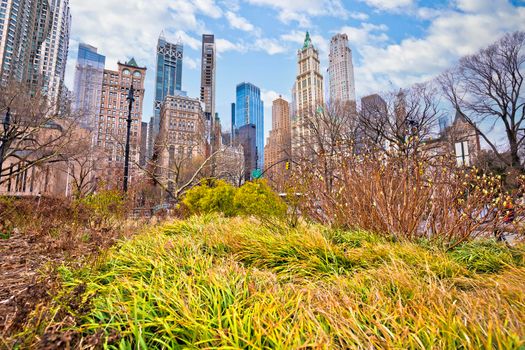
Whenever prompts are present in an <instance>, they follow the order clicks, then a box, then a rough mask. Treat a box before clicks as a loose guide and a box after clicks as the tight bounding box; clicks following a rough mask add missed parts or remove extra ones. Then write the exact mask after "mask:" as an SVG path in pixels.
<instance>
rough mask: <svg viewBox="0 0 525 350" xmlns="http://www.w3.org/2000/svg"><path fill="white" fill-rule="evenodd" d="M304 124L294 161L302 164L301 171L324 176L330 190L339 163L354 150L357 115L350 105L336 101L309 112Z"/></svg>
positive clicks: (304, 117)
mask: <svg viewBox="0 0 525 350" xmlns="http://www.w3.org/2000/svg"><path fill="white" fill-rule="evenodd" d="M301 123H302V124H301V127H302V128H303V130H302V131H301V132H299V133H297V132H296V133H295V135H294V138H295V140H294V141H293V143H295V144H296V146H295V149H294V151H293V162H294V163H297V164H299V169H302V170H299V171H301V172H305V171H307V172H313V173H314V174H315V175H316V176H319V177H322V178H323V179H324V184H325V190H326V191H327V192H330V191H331V190H332V185H333V181H334V178H335V176H336V173H335V172H334V169H336V168H337V166H336V165H337V163H339V162H340V160H341V157H344V156H345V155H348V153H349V152H352V142H353V140H354V138H355V128H356V125H357V116H356V115H355V113H353V109H352V108H350V107H349V106H348V105H345V104H340V103H332V104H328V105H325V106H323V107H320V108H317V109H316V110H311V111H309V112H308V113H306V114H305V115H304V116H302V120H301ZM297 145H300V147H297Z"/></svg>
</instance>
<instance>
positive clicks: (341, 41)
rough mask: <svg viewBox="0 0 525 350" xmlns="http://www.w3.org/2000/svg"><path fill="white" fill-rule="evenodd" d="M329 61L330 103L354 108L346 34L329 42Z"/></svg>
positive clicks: (351, 66)
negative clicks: (348, 105)
mask: <svg viewBox="0 0 525 350" xmlns="http://www.w3.org/2000/svg"><path fill="white" fill-rule="evenodd" d="M329 60H330V62H329V66H328V76H329V79H330V102H331V103H342V104H347V103H352V104H353V105H354V106H355V81H354V65H353V63H352V50H351V49H350V47H349V46H348V36H347V35H346V34H337V35H335V36H334V37H333V38H332V40H331V41H330V55H329Z"/></svg>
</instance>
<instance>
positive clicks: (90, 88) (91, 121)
mask: <svg viewBox="0 0 525 350" xmlns="http://www.w3.org/2000/svg"><path fill="white" fill-rule="evenodd" d="M105 64H106V57H105V56H103V55H101V54H99V53H98V52H97V49H96V48H95V47H93V46H90V45H87V44H79V45H78V57H77V65H76V67H75V85H74V88H73V109H74V110H75V111H78V112H79V113H81V118H82V119H81V124H82V125H83V126H84V127H85V128H88V129H94V128H95V126H96V122H97V119H98V116H99V114H100V101H101V97H102V80H103V77H104V66H105Z"/></svg>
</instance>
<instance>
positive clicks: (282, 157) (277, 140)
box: [264, 96, 292, 189]
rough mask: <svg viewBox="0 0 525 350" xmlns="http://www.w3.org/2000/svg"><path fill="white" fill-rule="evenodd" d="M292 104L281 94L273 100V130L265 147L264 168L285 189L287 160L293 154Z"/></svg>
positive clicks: (276, 184)
mask: <svg viewBox="0 0 525 350" xmlns="http://www.w3.org/2000/svg"><path fill="white" fill-rule="evenodd" d="M291 130H292V128H291V122H290V104H289V103H288V102H287V101H286V100H284V99H283V98H282V97H281V96H279V98H278V99H276V100H275V101H273V105H272V130H271V131H270V136H269V137H268V140H267V142H266V146H265V147H264V168H265V169H266V171H267V173H266V174H267V175H266V176H267V177H268V178H269V179H271V180H272V182H273V184H274V185H275V186H276V187H277V188H279V189H283V186H284V180H285V177H286V170H287V169H286V161H287V160H289V159H290V158H291V155H292V134H291Z"/></svg>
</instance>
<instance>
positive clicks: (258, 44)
mask: <svg viewBox="0 0 525 350" xmlns="http://www.w3.org/2000/svg"><path fill="white" fill-rule="evenodd" d="M253 49H254V50H256V51H264V52H266V53H267V54H269V55H275V54H279V53H284V52H286V51H287V50H288V49H287V48H286V47H285V46H283V45H281V44H280V43H279V42H278V41H277V40H275V39H266V38H261V39H257V40H256V41H255V44H254V46H253Z"/></svg>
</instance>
